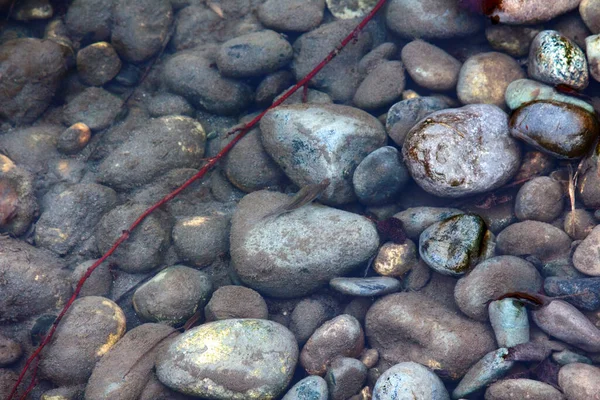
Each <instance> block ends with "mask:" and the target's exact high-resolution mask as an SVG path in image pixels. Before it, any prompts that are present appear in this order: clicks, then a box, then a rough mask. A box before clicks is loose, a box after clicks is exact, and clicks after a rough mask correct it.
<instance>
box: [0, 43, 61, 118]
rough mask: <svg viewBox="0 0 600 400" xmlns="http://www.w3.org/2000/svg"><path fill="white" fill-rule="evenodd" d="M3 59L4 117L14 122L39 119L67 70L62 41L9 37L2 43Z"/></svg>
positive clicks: (0, 91) (0, 110)
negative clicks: (61, 45) (12, 38)
mask: <svg viewBox="0 0 600 400" xmlns="http://www.w3.org/2000/svg"><path fill="white" fill-rule="evenodd" d="M0 60H2V64H1V66H0V73H1V74H2V80H1V81H0V117H2V118H4V119H8V120H10V121H11V122H12V123H14V124H28V123H31V122H33V121H35V120H36V119H37V118H38V117H39V116H40V115H41V114H42V113H43V112H44V111H45V110H46V108H48V106H49V105H50V102H51V101H52V98H53V96H54V93H55V92H56V90H57V89H58V86H59V82H60V79H61V78H62V77H63V75H64V74H65V72H66V68H65V60H64V56H63V53H62V49H61V47H60V45H58V44H57V43H55V42H53V41H52V40H40V39H33V38H23V39H15V40H9V41H7V42H5V43H2V44H1V45H0ZM23 66H27V68H23ZM34 94H35V95H34Z"/></svg>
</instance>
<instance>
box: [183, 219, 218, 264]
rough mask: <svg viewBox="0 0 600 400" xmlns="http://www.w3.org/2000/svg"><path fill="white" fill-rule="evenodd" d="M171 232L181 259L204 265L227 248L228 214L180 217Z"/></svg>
mask: <svg viewBox="0 0 600 400" xmlns="http://www.w3.org/2000/svg"><path fill="white" fill-rule="evenodd" d="M171 234H172V237H173V245H174V246H175V251H176V252H177V255H178V256H179V258H180V259H181V261H185V262H188V263H190V264H191V265H194V266H197V267H206V266H207V265H209V264H211V263H213V262H214V261H215V260H216V259H217V257H219V255H221V254H224V253H226V252H227V250H228V248H229V247H228V244H229V216H227V215H223V214H222V213H218V214H216V215H206V216H202V215H198V216H189V217H181V218H179V219H178V220H177V222H175V225H174V226H173V230H172V232H171Z"/></svg>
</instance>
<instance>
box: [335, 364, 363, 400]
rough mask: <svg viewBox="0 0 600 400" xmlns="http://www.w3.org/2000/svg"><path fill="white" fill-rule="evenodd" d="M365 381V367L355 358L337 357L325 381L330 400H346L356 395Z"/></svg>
mask: <svg viewBox="0 0 600 400" xmlns="http://www.w3.org/2000/svg"><path fill="white" fill-rule="evenodd" d="M366 379H367V367H366V366H365V364H363V363H362V362H360V361H359V360H357V359H355V358H349V357H338V358H336V359H335V360H333V361H332V362H331V365H330V366H329V368H327V373H326V374H325V381H326V382H327V387H328V389H329V398H330V399H331V400H346V399H348V398H349V397H350V396H352V395H354V394H356V393H358V391H359V390H360V389H361V388H362V386H363V384H364V383H365V380H366Z"/></svg>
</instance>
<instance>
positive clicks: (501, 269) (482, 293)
mask: <svg viewBox="0 0 600 400" xmlns="http://www.w3.org/2000/svg"><path fill="white" fill-rule="evenodd" d="M541 288H542V277H541V276H540V274H539V273H538V271H537V269H536V268H535V267H534V266H533V264H531V263H529V262H527V261H525V260H523V259H521V258H519V257H513V256H497V257H492V258H489V259H487V260H485V261H482V262H480V263H479V264H477V265H476V266H475V268H474V269H473V270H472V271H471V272H470V273H469V274H468V275H466V276H464V277H462V278H461V279H459V280H458V282H457V283H456V286H455V288H454V299H455V301H456V304H457V305H458V307H459V308H460V310H461V311H462V312H463V313H465V314H466V315H468V316H469V317H471V318H473V319H476V320H479V321H485V320H487V318H488V307H487V304H488V302H489V301H491V300H495V299H497V298H498V297H500V296H502V295H503V294H505V293H509V292H533V293H537V292H538V291H539V290H540V289H541Z"/></svg>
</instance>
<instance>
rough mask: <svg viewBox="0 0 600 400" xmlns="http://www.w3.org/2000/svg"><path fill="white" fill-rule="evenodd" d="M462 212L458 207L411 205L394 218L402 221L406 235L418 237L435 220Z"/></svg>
mask: <svg viewBox="0 0 600 400" xmlns="http://www.w3.org/2000/svg"><path fill="white" fill-rule="evenodd" d="M459 214H464V213H463V211H461V210H459V209H458V208H446V207H411V208H407V209H406V210H404V211H401V212H399V213H397V214H394V218H398V219H399V220H400V221H402V225H403V226H404V231H405V233H406V236H408V237H409V238H411V239H418V238H419V236H420V235H421V233H422V232H423V231H424V230H425V229H427V228H428V227H430V226H431V225H433V224H434V223H436V222H441V221H443V220H445V219H448V218H450V217H454V216H456V215H459Z"/></svg>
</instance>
